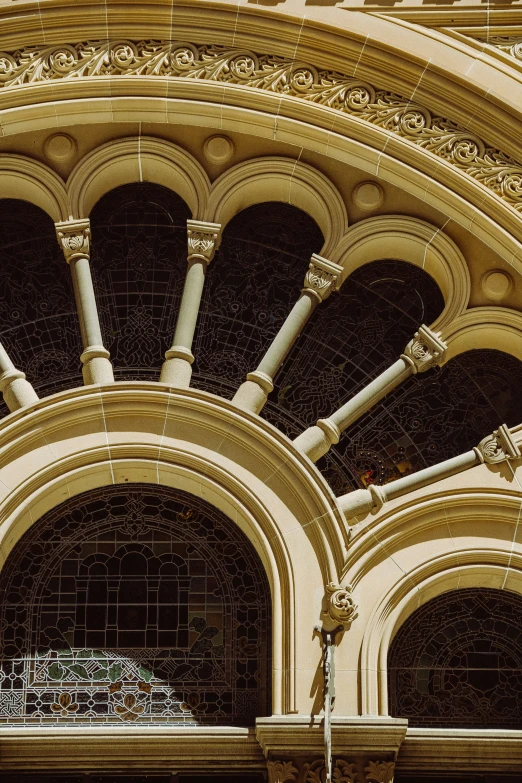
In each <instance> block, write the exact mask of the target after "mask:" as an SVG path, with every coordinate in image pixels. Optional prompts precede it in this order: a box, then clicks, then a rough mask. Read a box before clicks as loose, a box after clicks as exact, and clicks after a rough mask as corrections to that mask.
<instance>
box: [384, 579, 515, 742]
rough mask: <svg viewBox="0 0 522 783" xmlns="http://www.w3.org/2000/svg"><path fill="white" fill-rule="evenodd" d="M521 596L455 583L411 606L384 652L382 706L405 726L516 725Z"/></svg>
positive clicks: (490, 726) (492, 726)
mask: <svg viewBox="0 0 522 783" xmlns="http://www.w3.org/2000/svg"><path fill="white" fill-rule="evenodd" d="M521 616H522V597H521V596H519V595H517V594H515V593H510V592H507V591H505V590H503V591H500V590H488V589H483V588H481V589H463V590H456V591H452V592H449V593H445V594H443V595H441V596H438V597H437V598H434V599H433V600H432V601H429V602H428V603H426V604H425V605H424V606H422V607H421V608H420V609H417V611H416V612H414V613H413V614H412V615H411V616H410V617H409V618H408V619H407V620H406V622H405V623H404V625H403V626H402V628H401V629H400V630H399V632H398V634H397V636H396V637H395V639H394V640H393V643H392V645H391V648H390V652H389V656H388V676H389V691H390V712H391V714H392V715H394V716H396V717H401V718H408V719H409V723H410V726H455V727H459V726H461V727H472V726H475V727H481V728H513V729H520V728H522V624H521V622H520V618H521Z"/></svg>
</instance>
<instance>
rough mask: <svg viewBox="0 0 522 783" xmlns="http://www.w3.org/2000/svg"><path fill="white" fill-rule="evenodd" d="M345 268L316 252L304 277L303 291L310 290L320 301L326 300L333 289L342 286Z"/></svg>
mask: <svg viewBox="0 0 522 783" xmlns="http://www.w3.org/2000/svg"><path fill="white" fill-rule="evenodd" d="M342 271H343V268H342V266H339V264H334V262H333V261H328V259H327V258H322V256H318V255H317V254H316V253H314V254H313V256H312V258H311V259H310V265H309V267H308V271H307V273H306V275H305V279H304V287H303V291H308V292H310V293H311V294H313V295H314V296H316V297H317V299H318V300H319V301H320V302H324V300H325V299H327V298H328V297H329V296H330V294H331V293H332V291H336V290H337V289H338V288H339V286H340V284H341V283H340V279H341V274H342Z"/></svg>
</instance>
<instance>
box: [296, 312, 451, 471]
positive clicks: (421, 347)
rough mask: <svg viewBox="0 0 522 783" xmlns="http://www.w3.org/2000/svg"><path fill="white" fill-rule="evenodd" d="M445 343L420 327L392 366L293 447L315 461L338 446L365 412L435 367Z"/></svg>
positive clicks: (312, 428) (309, 430) (307, 432)
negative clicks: (406, 382)
mask: <svg viewBox="0 0 522 783" xmlns="http://www.w3.org/2000/svg"><path fill="white" fill-rule="evenodd" d="M445 351H446V344H445V343H444V342H443V341H442V340H441V339H440V335H438V334H435V333H434V332H432V331H431V330H430V329H428V327H427V326H421V327H420V329H419V331H418V332H416V334H415V336H414V338H413V340H411V341H410V342H409V343H408V345H407V346H406V348H405V349H404V353H403V354H402V355H401V357H400V358H399V359H397V361H396V362H394V364H392V366H391V367H389V368H388V369H387V370H385V371H384V372H383V373H381V374H380V375H379V376H378V377H377V378H375V379H374V380H373V381H371V383H369V384H368V386H366V387H365V388H364V389H362V390H361V391H360V392H358V393H357V394H356V395H355V396H354V397H353V398H352V399H351V400H348V402H346V403H345V404H344V405H342V406H341V407H340V408H339V409H338V410H336V411H335V412H334V413H332V414H331V416H329V417H328V418H327V419H319V421H318V422H317V424H315V425H314V426H313V427H309V428H308V429H307V430H305V431H304V432H302V433H301V435H298V437H297V438H296V439H295V440H294V445H295V447H296V448H298V449H299V450H300V451H302V452H303V454H306V456H307V457H308V458H309V459H311V460H312V462H316V461H317V460H318V459H320V457H322V456H323V455H324V454H326V452H327V451H328V450H329V449H330V447H331V446H332V444H334V443H339V439H340V437H341V433H342V432H343V431H344V430H345V429H346V428H347V427H349V426H350V424H353V422H354V421H356V420H357V419H358V418H359V417H360V416H362V415H363V414H364V413H366V411H368V410H370V408H372V407H373V406H374V405H375V404H376V403H377V402H379V401H380V400H382V398H383V397H385V396H386V395H387V394H389V392H391V391H392V390H393V389H395V388H396V387H397V386H398V385H399V384H401V383H402V382H403V381H405V380H406V378H409V377H410V375H414V374H416V373H418V372H424V371H425V370H427V369H429V368H430V367H432V366H433V365H435V364H440V363H441V361H442V359H443V356H444V353H445Z"/></svg>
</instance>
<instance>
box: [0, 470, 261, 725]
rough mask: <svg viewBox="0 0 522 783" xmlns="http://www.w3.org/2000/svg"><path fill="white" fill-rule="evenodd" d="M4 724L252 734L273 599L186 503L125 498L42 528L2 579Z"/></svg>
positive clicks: (228, 536) (244, 550) (247, 553)
mask: <svg viewBox="0 0 522 783" xmlns="http://www.w3.org/2000/svg"><path fill="white" fill-rule="evenodd" d="M0 607H1V608H0V649H1V651H2V660H1V669H0V679H1V683H0V723H11V724H30V725H33V724H56V723H57V724H61V723H85V722H87V723H91V724H100V723H111V722H113V723H114V722H115V723H120V722H132V723H135V722H139V723H140V724H178V723H205V724H207V723H208V724H237V725H250V724H253V722H254V720H255V718H256V716H258V715H265V714H267V713H268V711H269V691H268V689H269V667H270V599H269V589H268V584H267V579H266V575H265V573H264V571H263V568H262V566H261V563H260V561H259V558H258V556H257V554H256V552H255V550H254V549H253V547H252V545H251V544H250V542H249V541H248V539H247V538H246V536H245V535H244V534H243V533H242V532H241V531H240V530H239V528H238V527H237V526H236V525H235V524H234V523H232V522H231V521H230V520H229V519H228V518H227V517H225V516H224V515H223V514H222V513H220V512H218V511H217V510H216V509H215V508H214V507H212V506H210V505H209V504H208V503H205V502H204V501H202V500H199V499H197V498H195V497H193V496H191V495H188V494H187V493H184V492H181V491H175V490H172V489H167V488H165V487H162V488H160V487H151V486H149V485H125V486H114V487H110V488H109V487H106V488H104V489H100V490H96V491H92V492H89V493H85V494H84V495H80V496H78V497H75V498H73V499H72V500H69V501H67V502H65V503H63V504H61V505H60V506H58V507H56V508H55V509H53V510H52V511H50V512H49V513H48V514H47V515H45V516H44V517H43V518H42V519H40V520H39V521H38V522H37V523H36V524H35V525H34V526H33V527H32V528H31V530H30V531H29V532H28V533H27V534H26V535H25V536H24V537H23V538H22V539H21V541H20V542H19V543H18V544H17V545H16V547H15V549H14V551H13V552H12V553H11V555H10V557H9V558H8V561H7V563H6V565H5V567H4V569H3V571H2V575H1V578H0Z"/></svg>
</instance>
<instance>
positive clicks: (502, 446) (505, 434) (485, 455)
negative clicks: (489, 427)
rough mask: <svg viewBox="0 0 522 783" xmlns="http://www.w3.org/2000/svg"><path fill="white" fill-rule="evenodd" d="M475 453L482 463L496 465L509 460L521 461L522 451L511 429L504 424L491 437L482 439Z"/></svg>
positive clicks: (487, 436)
mask: <svg viewBox="0 0 522 783" xmlns="http://www.w3.org/2000/svg"><path fill="white" fill-rule="evenodd" d="M475 452H476V454H477V455H478V458H479V459H480V461H481V462H486V463H487V464H489V465H495V464H497V463H498V462H504V460H509V459H520V456H521V454H520V449H519V447H518V445H517V444H516V443H515V440H514V439H513V436H512V435H511V432H510V431H509V428H508V427H507V426H506V425H505V424H502V425H501V426H500V427H499V428H498V430H495V432H493V433H492V434H491V435H486V437H485V438H482V440H481V441H480V443H479V445H478V446H476V447H475Z"/></svg>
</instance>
